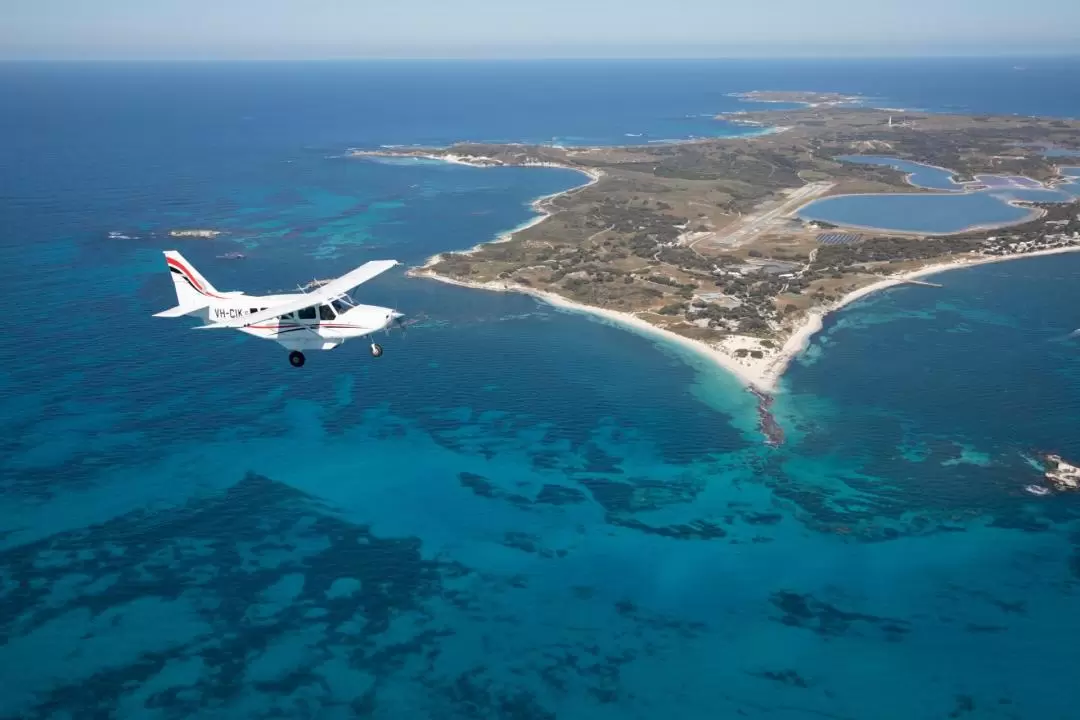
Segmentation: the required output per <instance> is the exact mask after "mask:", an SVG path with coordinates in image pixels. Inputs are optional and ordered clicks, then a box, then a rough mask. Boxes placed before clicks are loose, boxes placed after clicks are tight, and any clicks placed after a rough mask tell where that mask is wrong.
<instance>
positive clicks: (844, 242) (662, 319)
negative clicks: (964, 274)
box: [355, 91, 1080, 393]
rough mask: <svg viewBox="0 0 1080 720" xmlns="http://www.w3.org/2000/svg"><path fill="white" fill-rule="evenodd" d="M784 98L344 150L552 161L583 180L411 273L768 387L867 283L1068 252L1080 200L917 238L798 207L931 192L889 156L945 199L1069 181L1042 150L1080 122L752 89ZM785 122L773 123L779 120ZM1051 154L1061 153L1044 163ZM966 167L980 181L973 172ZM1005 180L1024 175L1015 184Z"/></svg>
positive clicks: (1076, 232)
mask: <svg viewBox="0 0 1080 720" xmlns="http://www.w3.org/2000/svg"><path fill="white" fill-rule="evenodd" d="M740 97H743V98H744V99H746V100H749V101H755V102H776V103H789V104H792V105H796V106H797V107H796V109H773V110H748V111H745V112H738V113H732V114H726V115H723V116H720V117H719V118H718V119H719V120H723V121H726V122H728V123H734V124H736V125H739V124H743V125H750V126H759V127H760V128H761V130H760V131H759V132H754V133H753V134H750V135H743V136H738V137H726V138H715V139H706V140H693V141H686V142H678V143H668V144H653V145H644V146H626V147H591V148H590V147H582V148H564V147H555V146H543V145H516V144H515V145H506V144H501V145H497V144H477V143H468V144H459V145H455V146H452V147H449V148H430V149H426V148H425V149H420V148H408V149H406V148H396V149H389V150H380V151H356V152H355V154H356V155H360V156H363V155H390V156H398V157H401V156H412V157H427V158H439V159H442V160H446V161H449V162H460V163H468V164H474V165H479V166H486V167H491V166H505V165H526V166H557V167H566V168H571V169H574V170H578V171H580V172H582V173H584V174H585V175H587V176H588V178H589V180H588V182H587V183H586V184H585V185H582V186H580V187H578V188H575V189H573V190H570V191H567V192H564V193H559V194H556V195H552V196H549V197H546V198H541V199H540V200H538V201H536V202H535V203H534V208H535V209H536V211H537V212H538V213H539V217H538V218H537V219H536V220H535V221H534V222H531V223H529V224H527V225H525V226H523V227H522V228H519V229H518V230H516V231H514V232H512V233H509V234H507V235H505V236H503V237H501V238H499V239H498V240H496V241H495V242H490V243H485V244H481V245H478V246H476V247H475V248H473V249H471V250H467V251H463V252H453V253H444V254H442V255H438V256H435V257H433V258H431V259H430V260H429V261H428V262H427V263H426V264H425V265H424V266H423V267H421V268H415V269H413V270H412V271H410V272H411V273H412V274H414V275H421V276H427V277H433V278H436V279H439V280H443V281H445V282H452V283H458V284H463V285H467V286H470V287H481V288H486V289H491V290H500V291H517V292H526V293H530V294H533V295H536V296H538V297H540V298H543V299H545V300H547V301H548V302H551V303H553V304H556V305H560V306H563V307H568V308H574V309H578V310H582V311H586V312H591V313H595V314H599V315H602V316H605V317H607V318H609V319H610V320H612V321H614V322H617V323H620V324H623V325H628V326H631V327H634V328H637V329H639V330H641V331H643V332H649V333H660V334H663V335H665V336H667V337H668V338H670V339H673V340H677V341H679V342H682V343H684V344H686V345H688V346H690V347H693V348H694V349H696V350H698V351H701V352H704V353H707V354H708V355H709V356H710V357H712V358H713V359H714V360H716V361H717V362H718V363H720V364H721V365H723V366H724V367H726V368H728V369H729V370H731V371H732V372H733V373H735V374H736V375H737V376H738V377H739V378H741V379H742V380H743V381H744V382H745V383H746V384H747V385H749V386H751V387H753V388H756V389H757V390H759V391H763V392H766V393H768V392H771V391H773V390H774V389H775V384H776V381H777V379H778V378H779V376H780V375H781V374H782V372H783V371H784V369H785V367H786V366H787V364H788V362H789V361H790V360H791V358H792V357H794V356H795V355H796V354H797V353H798V352H800V351H801V349H802V348H803V347H805V345H806V343H807V342H808V340H809V338H810V336H811V335H812V334H813V333H814V332H816V331H817V330H818V329H819V328H820V327H821V319H822V317H823V316H824V315H825V314H826V313H828V312H830V311H832V310H835V309H837V308H839V307H841V306H843V305H844V304H846V303H849V302H851V301H853V300H855V299H857V298H859V297H862V296H864V295H866V294H867V293H870V292H873V291H875V290H877V289H880V288H884V287H888V286H891V285H895V284H897V283H901V282H909V281H912V280H914V279H915V278H918V277H920V276H923V275H927V274H930V273H933V272H938V271H940V270H944V269H947V268H950V267H955V266H958V265H964V264H972V263H978V262H991V261H998V260H1002V259H1006V258H1011V257H1015V256H1018V255H1022V254H1033V253H1046V252H1064V251H1070V250H1077V249H1080V219H1078V213H1080V203H1078V202H1076V200H1077V199H1076V198H1075V197H1073V198H1072V200H1071V201H1060V200H1058V201H1053V202H1041V201H1040V202H1022V201H1014V202H1013V204H1016V205H1022V206H1025V207H1027V208H1028V209H1029V210H1031V212H1030V213H1029V214H1028V216H1027V218H1026V219H1023V220H1021V221H1020V223H1019V224H1015V225H1012V226H1010V227H1008V228H1004V229H1003V228H997V229H993V228H981V229H970V230H967V231H964V232H961V233H954V234H949V235H936V236H935V235H927V234H916V233H910V232H908V233H902V232H894V231H885V230H880V231H879V230H872V229H869V230H868V229H866V228H860V229H858V230H851V231H850V232H845V229H844V228H838V227H836V226H829V225H828V224H827V223H818V222H810V221H807V220H805V219H803V218H800V216H799V211H800V209H801V208H803V207H804V206H805V205H807V204H808V203H810V202H812V201H814V200H815V199H819V198H822V197H826V196H832V195H850V194H861V193H928V192H932V191H930V190H927V189H925V188H921V187H918V186H915V185H913V184H911V182H909V179H908V176H907V175H906V174H905V173H904V172H901V171H899V170H896V169H893V168H890V167H887V166H881V165H869V164H862V163H855V162H846V161H844V160H843V159H841V158H842V157H846V156H850V155H860V154H861V155H874V156H887V157H889V158H895V159H899V160H906V161H915V162H919V163H925V164H929V165H933V166H937V167H938V168H948V169H949V170H950V171H952V173H953V180H954V181H955V182H956V183H958V185H957V188H958V190H956V191H954V194H963V193H964V192H974V191H975V190H974V189H968V188H966V187H965V186H963V185H959V183H972V188H975V187H982V188H985V185H979V183H985V181H986V178H988V177H989V178H1000V179H1003V180H1007V179H1009V178H1020V179H1022V180H1024V183H1026V184H1024V185H1022V187H1025V188H1028V189H1030V188H1031V187H1032V186H1034V187H1036V188H1051V187H1056V186H1061V185H1062V184H1064V183H1067V182H1070V179H1069V178H1067V177H1065V176H1063V173H1062V170H1061V168H1059V167H1058V166H1057V165H1056V164H1055V159H1054V158H1049V157H1047V156H1046V155H1045V154H1044V150H1043V148H1045V147H1055V148H1066V149H1080V121H1076V120H1064V119H1053V118H1037V117H1021V116H985V115H978V116H965V115H946V114H937V113H914V112H903V113H901V112H899V111H897V110H882V109H873V108H868V107H864V106H862V105H860V104H859V103H858V98H853V97H850V96H844V95H838V94H835V93H811V92H772V91H770V92H764V91H762V92H754V93H745V94H743V95H741V96H740ZM781 130H782V131H781ZM1057 160H1060V158H1057ZM976 176H978V178H976ZM1017 187H1021V186H1020V185H1018V186H1017Z"/></svg>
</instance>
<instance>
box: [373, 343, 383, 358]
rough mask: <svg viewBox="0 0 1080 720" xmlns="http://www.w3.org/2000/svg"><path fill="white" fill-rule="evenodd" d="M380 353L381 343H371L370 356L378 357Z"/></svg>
mask: <svg viewBox="0 0 1080 720" xmlns="http://www.w3.org/2000/svg"><path fill="white" fill-rule="evenodd" d="M380 355H382V345H380V344H379V343H371V357H379V356H380Z"/></svg>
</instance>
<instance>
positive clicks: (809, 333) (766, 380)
mask: <svg viewBox="0 0 1080 720" xmlns="http://www.w3.org/2000/svg"><path fill="white" fill-rule="evenodd" d="M540 219H542V218H539V219H538V220H537V221H539V220H540ZM529 224H530V225H531V224H532V223H529ZM512 234H513V233H508V234H507V235H505V236H500V239H501V240H502V241H505V240H506V239H507V238H508V236H510V235H512ZM481 244H484V243H481ZM477 247H479V246H477ZM474 251H475V248H474ZM1078 251H1080V245H1073V246H1068V247H1060V248H1051V249H1048V250H1036V251H1033V252H1028V253H1022V254H1016V255H1005V256H998V255H995V256H982V257H965V258H957V259H955V260H952V261H949V262H942V263H935V264H933V265H927V266H926V267H922V268H919V269H917V270H911V271H908V272H904V273H898V274H896V275H891V276H889V277H885V278H882V279H881V280H880V281H879V282H876V283H872V284H870V285H866V286H865V287H861V288H859V289H858V290H854V291H852V292H850V293H848V294H847V295H845V296H843V297H842V298H840V299H839V300H837V301H835V302H832V303H829V304H828V305H822V306H821V307H818V308H814V309H813V310H811V311H810V312H809V313H807V314H806V316H805V317H804V318H803V319H802V321H801V322H800V323H799V325H798V326H796V327H795V329H794V331H793V332H792V333H791V335H789V336H788V338H787V340H786V341H785V342H784V345H783V346H782V347H781V348H780V349H779V350H775V349H773V350H769V349H767V348H763V347H762V346H761V345H760V341H759V340H758V338H754V337H750V336H745V335H729V336H727V337H725V338H723V339H722V340H720V341H718V342H716V343H711V344H710V343H706V342H704V341H701V340H694V339H692V338H688V337H685V336H683V335H679V334H678V333H675V332H672V331H671V330H667V329H665V328H663V327H660V326H658V325H653V324H652V323H650V322H648V321H646V320H643V319H641V318H640V317H638V316H637V315H633V314H630V313H626V312H620V311H618V310H608V309H606V308H599V307H594V306H591V305H584V304H582V303H577V302H574V301H572V300H568V299H566V298H564V297H562V296H561V295H557V294H555V293H552V292H546V291H544V290H537V289H536V288H532V287H527V286H525V285H518V284H514V283H507V282H503V281H493V282H486V283H477V282H466V281H463V280H455V279H453V278H449V277H445V276H442V275H439V274H438V273H436V272H434V271H433V270H432V269H431V267H430V266H431V265H433V264H434V263H436V262H438V258H439V257H440V256H435V257H433V258H431V259H429V260H428V261H427V263H425V264H424V265H423V266H422V267H419V268H414V269H412V270H410V271H409V275H412V276H414V277H427V278H431V279H433V280H438V281H440V282H445V283H448V284H451V285H459V286H461V287H468V288H473V289H478V290H489V291H493V292H517V293H522V294H525V295H531V296H532V297H535V298H537V299H539V300H542V301H544V302H546V303H547V304H549V305H551V306H553V307H556V308H559V309H562V310H567V311H570V312H579V313H584V314H588V315H593V316H595V317H598V318H602V319H604V320H606V321H607V322H609V323H611V324H614V325H617V326H619V327H623V328H626V329H628V330H631V331H634V332H637V333H639V334H641V335H644V336H646V337H650V338H653V339H656V340H662V341H664V342H668V343H674V344H676V345H679V346H681V347H683V348H686V349H687V350H690V351H692V352H694V353H696V354H697V355H699V356H701V357H704V358H707V359H708V360H710V361H711V362H713V363H715V364H716V365H717V366H719V367H721V368H723V369H724V370H726V371H727V372H729V373H731V374H732V375H734V376H735V377H736V378H738V380H739V381H740V382H741V383H742V384H743V385H745V386H747V387H752V388H756V389H757V390H760V391H762V392H765V393H775V392H776V391H777V388H778V385H779V380H780V378H781V376H782V375H783V374H784V371H785V370H787V367H788V365H789V364H790V363H791V361H792V360H794V359H795V358H796V357H798V356H799V354H800V353H801V352H803V350H805V349H806V348H807V347H808V346H809V345H810V340H811V339H812V338H813V337H814V335H816V334H817V333H818V331H820V330H821V328H822V326H823V324H824V320H825V316H826V315H828V314H829V313H832V312H836V311H837V310H839V309H840V308H842V307H844V306H846V305H850V304H851V303H853V302H855V301H856V300H859V299H860V298H863V297H866V296H867V295H870V294H871V293H875V292H879V291H881V290H885V289H886V288H890V287H894V286H897V285H902V284H904V283H906V282H907V281H909V280H916V279H919V278H922V277H925V276H927V275H934V274H937V273H940V272H945V271H948V270H957V269H961V268H966V267H973V266H975V265H985V264H989V263H996V262H1005V261H1011V260H1019V259H1022V258H1028V257H1037V256H1041V255H1056V254H1059V253H1066V252H1078ZM737 350H746V351H748V352H749V351H750V350H760V351H761V352H762V355H763V357H761V358H760V359H758V358H752V357H750V356H749V354H746V355H745V356H743V357H738V356H736V354H735V352H736V351H737Z"/></svg>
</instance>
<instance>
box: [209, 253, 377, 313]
mask: <svg viewBox="0 0 1080 720" xmlns="http://www.w3.org/2000/svg"><path fill="white" fill-rule="evenodd" d="M397 264H398V262H397V260H371V261H370V262H366V263H364V264H363V265H361V266H360V267H358V268H356V269H355V270H350V271H349V272H347V273H345V274H344V275H342V276H341V277H339V278H335V279H334V280H331V281H330V282H328V283H326V284H325V285H323V286H322V287H319V288H316V289H315V290H313V291H311V292H309V293H307V294H305V295H297V296H296V297H294V298H291V299H290V300H288V301H286V302H283V303H278V304H277V305H274V306H273V307H268V308H266V309H265V310H263V311H262V312H257V313H252V314H250V315H245V316H243V317H239V318H235V319H231V318H230V319H228V320H222V321H220V322H216V323H212V324H210V325H202V326H200V328H199V329H209V328H239V327H245V326H247V325H256V324H258V323H261V322H266V321H267V320H273V319H274V318H276V317H281V316H282V315H287V314H289V313H291V312H296V311H297V310H303V309H304V308H307V307H311V306H312V305H319V304H321V303H325V302H329V301H331V300H333V299H334V298H336V297H338V296H339V295H343V294H344V293H347V292H348V291H349V290H352V289H353V288H354V287H356V286H357V285H361V284H363V283H366V282H367V281H368V280H370V279H372V278H373V277H375V276H376V275H381V274H382V273H384V272H386V271H387V270H389V269H390V268H392V267H394V266H395V265H397Z"/></svg>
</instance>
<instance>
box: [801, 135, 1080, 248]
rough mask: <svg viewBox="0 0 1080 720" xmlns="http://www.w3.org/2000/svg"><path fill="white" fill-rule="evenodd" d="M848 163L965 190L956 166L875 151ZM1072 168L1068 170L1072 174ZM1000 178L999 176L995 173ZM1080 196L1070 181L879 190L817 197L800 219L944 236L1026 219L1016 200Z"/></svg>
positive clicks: (928, 184) (1026, 213)
mask: <svg viewBox="0 0 1080 720" xmlns="http://www.w3.org/2000/svg"><path fill="white" fill-rule="evenodd" d="M839 159H841V160H845V161H847V162H857V163H861V164H867V165H886V166H888V167H893V168H896V169H897V170H900V171H902V172H905V173H909V178H908V180H909V182H911V184H913V185H915V186H917V187H922V188H927V189H933V190H940V191H958V190H960V191H962V190H963V187H962V185H957V184H956V183H954V182H953V181H952V176H953V173H952V171H950V170H945V169H942V168H936V167H933V166H930V165H924V164H922V163H915V162H909V161H905V160H898V159H896V158H885V157H877V156H869V155H865V156H863V155H846V156H842V157H839ZM1067 171H1068V168H1065V169H1063V174H1064V175H1066V176H1068V175H1069V173H1068V172H1067ZM989 177H996V176H989ZM1076 197H1080V184H1078V183H1068V184H1064V185H1060V186H1058V187H1057V188H1055V189H1053V190H1037V189H1025V188H1015V187H1010V188H990V189H987V190H978V191H969V192H950V193H949V194H943V193H925V194H906V193H878V194H864V195H837V196H833V197H828V198H823V199H821V200H815V201H814V202H812V203H810V204H808V205H806V206H805V207H803V208H801V209H800V210H799V217H801V218H804V219H806V220H820V221H824V222H828V223H833V224H835V225H843V226H848V227H857V228H867V229H876V230H886V231H890V230H891V231H896V232H912V233H927V234H944V233H954V232H961V231H963V230H967V229H970V228H976V227H997V226H1004V225H1010V224H1014V223H1018V222H1022V221H1023V220H1025V219H1026V218H1028V217H1030V216H1031V215H1032V213H1031V211H1029V210H1026V209H1024V208H1020V207H1015V206H1013V205H1010V204H1009V203H1010V202H1015V201H1027V202H1069V201H1071V200H1072V199H1073V198H1076Z"/></svg>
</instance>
